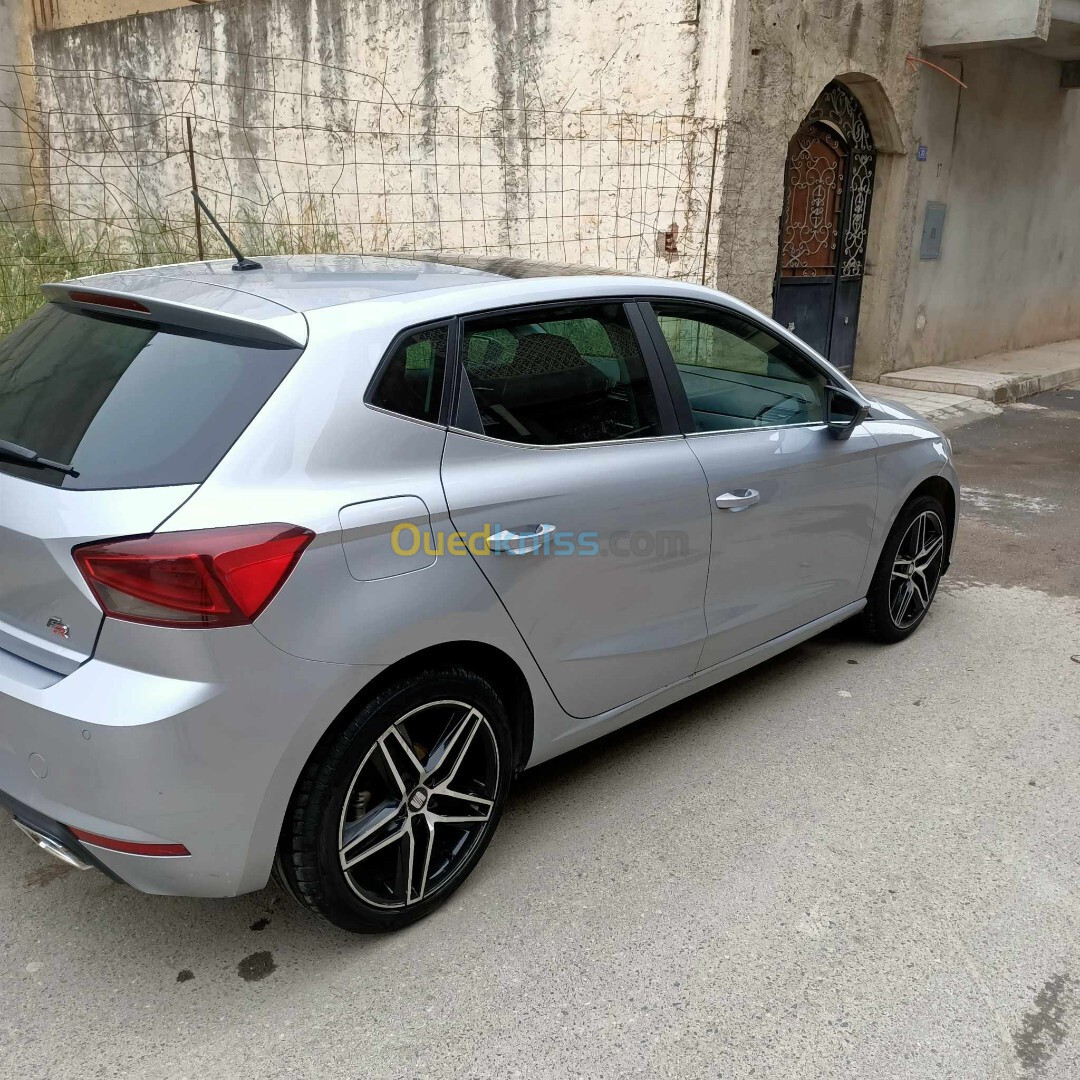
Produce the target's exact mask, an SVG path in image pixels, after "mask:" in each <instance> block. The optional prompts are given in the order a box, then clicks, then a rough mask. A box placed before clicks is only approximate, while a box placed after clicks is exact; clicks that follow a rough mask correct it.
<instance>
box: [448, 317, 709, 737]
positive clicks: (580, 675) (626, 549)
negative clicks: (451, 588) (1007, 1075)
mask: <svg viewBox="0 0 1080 1080" xmlns="http://www.w3.org/2000/svg"><path fill="white" fill-rule="evenodd" d="M632 319H634V320H638V323H637V324H639V323H640V315H639V313H638V312H637V310H636V306H635V305H633V304H631V305H626V304H624V303H623V302H622V301H608V302H603V301H601V302H596V301H593V302H589V303H573V304H562V305H558V306H551V305H548V306H543V307H530V308H517V309H508V310H503V311H499V312H494V313H489V314H485V315H483V316H478V317H476V318H468V319H465V320H463V324H462V327H461V334H460V337H459V340H460V342H461V346H460V364H459V366H458V372H459V385H458V392H457V405H456V410H455V416H454V419H453V422H452V425H451V430H450V431H449V433H448V435H447V439H446V446H445V449H444V452H443V461H442V480H443V487H444V490H445V493H446V501H447V505H448V506H449V509H450V517H451V520H452V521H453V524H454V528H455V529H456V530H457V531H459V532H461V533H464V534H466V535H465V539H464V544H465V548H466V550H467V551H468V552H469V557H470V558H473V559H475V561H476V563H477V564H478V565H479V567H480V569H481V570H482V571H483V573H484V574H485V576H486V577H487V579H488V581H489V582H490V583H491V585H492V587H493V588H494V589H495V591H496V592H497V593H498V595H499V598H500V599H501V601H502V602H503V604H504V605H505V607H506V609H507V611H508V612H509V613H510V616H511V617H512V618H513V620H514V622H515V623H516V625H517V627H518V629H519V630H520V631H521V634H522V636H523V638H524V639H525V641H526V643H527V644H528V646H529V648H530V650H531V651H532V653H533V655H534V657H535V658H536V661H537V663H538V665H539V666H540V668H541V670H542V671H543V673H544V675H545V677H546V678H547V680H548V682H549V684H550V685H551V688H552V690H553V692H554V693H555V696H556V697H557V698H558V700H559V702H560V704H561V705H562V707H563V708H564V709H565V710H566V712H567V713H569V714H570V715H571V716H575V717H582V718H584V717H591V716H595V715H597V714H599V713H601V712H604V711H606V710H608V709H612V708H615V707H616V706H619V705H622V704H624V703H625V702H627V701H631V700H633V699H634V698H637V697H640V696H641V695H643V694H647V693H649V692H650V691H652V690H656V689H658V688H659V687H662V686H665V685H667V684H669V683H672V682H676V681H677V680H679V679H682V678H686V677H687V676H689V675H691V674H692V673H693V671H694V669H695V667H696V664H697V659H698V656H699V655H700V653H701V648H702V645H703V642H704V638H705V633H706V627H705V616H704V606H703V597H704V591H705V582H706V578H707V575H708V564H709V544H710V532H711V524H710V520H709V508H708V498H707V490H706V485H705V479H704V476H703V474H702V471H701V467H700V465H699V464H698V461H697V458H696V457H695V455H694V454H693V452H692V451H691V450H690V448H689V447H688V446H687V444H686V440H685V439H684V438H683V437H682V435H681V434H680V433H679V432H678V430H677V424H676V421H675V416H674V411H673V409H672V405H671V401H670V397H669V396H668V390H667V387H666V384H665V383H664V380H663V377H662V375H661V373H660V372H659V369H658V367H657V363H656V358H655V355H653V354H652V353H651V351H650V350H649V349H645V350H643V349H642V348H641V341H640V339H639V337H638V336H637V334H636V332H635V328H634V327H635V325H637V324H635V323H633V322H632ZM646 340H648V338H647V335H646Z"/></svg>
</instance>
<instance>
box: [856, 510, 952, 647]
mask: <svg viewBox="0 0 1080 1080" xmlns="http://www.w3.org/2000/svg"><path fill="white" fill-rule="evenodd" d="M948 535H949V534H948V526H947V524H946V518H945V508H944V507H943V506H942V505H941V503H940V502H938V500H937V499H935V498H934V497H933V496H932V495H922V496H920V497H919V498H917V499H913V500H912V501H911V502H910V503H908V504H907V506H905V507H904V509H903V510H902V511H901V512H900V516H899V517H898V518H897V519H896V523H895V524H894V525H893V528H892V532H890V533H889V537H888V539H887V540H886V541H885V547H884V548H883V549H882V552H881V558H880V559H879V560H878V565H877V570H875V572H874V579H873V581H872V582H871V584H870V590H869V592H868V593H867V597H866V607H865V608H864V609H863V613H862V621H863V626H864V627H865V629H866V631H867V633H868V634H869V635H870V636H871V637H872V638H875V639H876V640H877V641H884V642H894V641H902V640H903V639H904V638H906V637H908V636H909V635H910V634H912V633H914V632H915V630H916V628H917V627H918V625H919V623H921V622H922V621H923V619H924V618H925V617H926V613H927V611H929V610H930V604H931V603H932V602H933V600H934V595H935V593H936V592H937V587H938V582H939V581H940V580H941V573H942V569H943V568H944V565H945V546H946V544H947V543H948Z"/></svg>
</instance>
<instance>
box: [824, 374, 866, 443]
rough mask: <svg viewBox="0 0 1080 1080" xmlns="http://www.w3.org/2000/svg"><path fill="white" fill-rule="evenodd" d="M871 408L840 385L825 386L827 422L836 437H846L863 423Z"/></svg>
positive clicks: (832, 434)
mask: <svg viewBox="0 0 1080 1080" xmlns="http://www.w3.org/2000/svg"><path fill="white" fill-rule="evenodd" d="M869 415H870V410H869V409H868V408H867V407H866V406H865V405H864V404H863V403H862V402H861V401H859V400H858V398H855V397H853V396H852V395H851V394H849V393H848V392H847V391H846V390H842V389H841V388H840V387H839V386H826V387H825V423H826V424H827V425H828V428H829V434H830V435H831V436H832V437H833V438H834V439H846V438H848V436H849V435H850V434H851V433H852V432H853V431H854V430H855V429H856V428H857V427H858V426H859V424H861V423H862V422H863V421H864V420H865V419H866V418H867V416H869Z"/></svg>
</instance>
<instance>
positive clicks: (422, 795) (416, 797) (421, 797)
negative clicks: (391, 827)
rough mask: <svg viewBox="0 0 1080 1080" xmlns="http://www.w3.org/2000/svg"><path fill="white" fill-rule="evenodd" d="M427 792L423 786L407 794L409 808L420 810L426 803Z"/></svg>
mask: <svg viewBox="0 0 1080 1080" xmlns="http://www.w3.org/2000/svg"><path fill="white" fill-rule="evenodd" d="M427 800H428V793H427V792H426V791H425V790H424V789H423V788H417V789H416V790H415V791H414V792H413V793H412V794H411V795H410V796H409V808H410V809H412V810H422V809H423V808H424V805H425V804H426V803H427Z"/></svg>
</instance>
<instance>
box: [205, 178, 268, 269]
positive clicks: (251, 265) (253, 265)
mask: <svg viewBox="0 0 1080 1080" xmlns="http://www.w3.org/2000/svg"><path fill="white" fill-rule="evenodd" d="M191 194H192V197H193V198H194V199H195V205H196V206H197V207H198V208H199V209H200V210H202V212H203V213H204V214H205V215H206V216H207V217H208V218H209V219H210V224H211V225H213V226H214V228H215V229H217V231H218V235H219V236H220V237H221V239H222V240H224V241H225V246H226V247H227V248H228V249H229V250H230V251H231V252H232V257H233V258H234V259H235V260H236V264H235V265H234V266H233V269H234V270H261V269H262V263H257V262H256V261H255V260H254V259H245V258H244V256H243V255H241V254H240V249H239V248H238V247H237V246H236V245H235V244H234V243H233V242H232V241H231V240H230V239H229V234H228V233H227V232H226V231H225V230H224V229H223V228H222V227H221V225H220V224H219V223H218V219H217V218H216V217H214V215H213V214H212V213H211V212H210V207H209V206H207V205H206V203H204V202H203V200H202V196H201V195H200V194H199V192H198V190H197V189H196V188H192V189H191Z"/></svg>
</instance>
